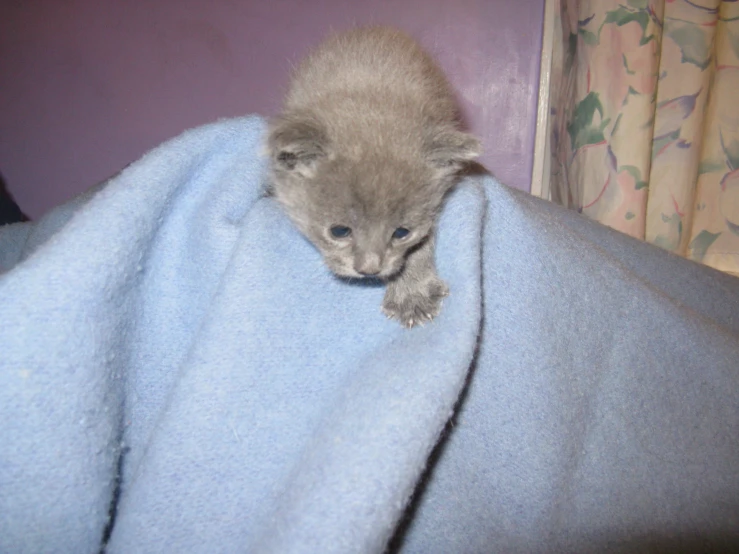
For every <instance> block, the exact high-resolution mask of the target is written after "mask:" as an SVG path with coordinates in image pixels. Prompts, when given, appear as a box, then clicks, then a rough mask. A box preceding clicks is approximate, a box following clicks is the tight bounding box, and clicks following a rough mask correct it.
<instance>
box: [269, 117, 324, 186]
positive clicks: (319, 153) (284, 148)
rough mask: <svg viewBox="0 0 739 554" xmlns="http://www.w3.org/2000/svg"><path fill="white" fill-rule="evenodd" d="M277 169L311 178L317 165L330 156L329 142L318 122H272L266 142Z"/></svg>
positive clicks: (292, 119) (303, 119) (294, 119)
mask: <svg viewBox="0 0 739 554" xmlns="http://www.w3.org/2000/svg"><path fill="white" fill-rule="evenodd" d="M267 145H268V148H269V153H270V157H271V158H272V160H273V163H274V164H275V167H276V168H279V169H281V170H283V171H290V172H295V173H298V174H300V175H302V176H303V177H310V176H311V175H312V174H313V172H314V171H315V166H316V164H317V162H318V161H319V160H320V159H321V158H323V157H325V156H326V155H327V151H328V139H327V137H326V133H325V131H324V130H323V127H322V126H321V125H320V123H318V122H317V121H316V120H315V119H312V118H309V117H300V116H286V117H279V118H275V119H274V120H272V121H271V124H270V131H269V138H268V139H267Z"/></svg>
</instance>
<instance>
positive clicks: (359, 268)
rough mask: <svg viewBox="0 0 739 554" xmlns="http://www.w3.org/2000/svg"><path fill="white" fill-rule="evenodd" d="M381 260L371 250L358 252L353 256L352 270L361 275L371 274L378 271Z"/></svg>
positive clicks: (375, 273) (380, 267)
mask: <svg viewBox="0 0 739 554" xmlns="http://www.w3.org/2000/svg"><path fill="white" fill-rule="evenodd" d="M381 269H382V260H381V259H380V256H378V255H377V254H374V253H372V252H370V253H367V254H359V255H357V257H356V258H354V270H355V271H356V272H357V273H361V274H362V275H367V276H372V275H377V274H378V273H380V270H381Z"/></svg>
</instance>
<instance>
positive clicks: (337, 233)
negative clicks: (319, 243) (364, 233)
mask: <svg viewBox="0 0 739 554" xmlns="http://www.w3.org/2000/svg"><path fill="white" fill-rule="evenodd" d="M351 234H352V230H351V229H350V228H349V227H345V226H344V225H334V226H333V227H331V235H332V236H333V237H334V238H337V239H345V238H346V237H348V236H349V235H351Z"/></svg>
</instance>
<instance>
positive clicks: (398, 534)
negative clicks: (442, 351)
mask: <svg viewBox="0 0 739 554" xmlns="http://www.w3.org/2000/svg"><path fill="white" fill-rule="evenodd" d="M484 323H485V322H484V320H482V321H481V322H480V333H479V335H478V339H477V340H478V343H477V345H476V346H475V353H474V355H473V357H472V363H471V364H470V369H469V371H468V372H467V378H466V379H465V382H464V387H462V391H461V392H460V393H459V398H458V399H457V404H456V405H455V407H454V414H453V415H452V417H451V418H450V419H449V421H447V423H446V425H445V426H444V430H443V431H442V432H441V436H440V437H439V440H438V442H437V443H436V446H434V448H433V449H432V450H431V454H430V455H429V459H428V463H427V464H426V468H425V469H424V470H423V473H422V474H421V477H420V479H419V480H418V484H417V485H416V489H415V490H414V491H413V495H412V496H411V499H410V501H409V502H408V505H407V506H406V508H405V511H404V512H403V515H402V516H401V518H400V521H399V522H398V526H397V527H396V528H395V532H394V533H393V535H392V537H391V538H390V541H389V542H388V545H387V548H386V549H385V554H397V553H398V552H400V549H401V548H402V547H403V542H404V541H405V536H406V534H407V533H408V531H409V529H410V527H411V525H412V523H413V518H414V517H415V515H416V512H417V511H418V506H419V504H420V502H421V498H423V493H424V492H425V491H426V487H428V484H429V482H430V481H431V479H432V477H433V474H434V468H435V467H436V464H437V463H438V461H439V459H440V458H441V456H442V454H443V453H444V450H445V449H446V446H447V444H448V443H449V436H450V435H451V433H452V431H453V429H454V427H455V426H456V425H457V418H458V416H459V413H460V412H461V410H462V406H463V405H464V402H465V400H466V398H467V393H468V392H469V388H470V383H471V382H472V379H473V377H474V375H475V373H476V371H475V370H476V369H477V359H478V353H479V350H480V338H481V337H482V327H483V325H484Z"/></svg>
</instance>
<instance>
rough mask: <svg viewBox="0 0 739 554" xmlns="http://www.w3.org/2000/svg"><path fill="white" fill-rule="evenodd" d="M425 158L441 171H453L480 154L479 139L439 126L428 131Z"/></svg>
mask: <svg viewBox="0 0 739 554" xmlns="http://www.w3.org/2000/svg"><path fill="white" fill-rule="evenodd" d="M424 147H425V150H426V159H427V160H428V161H429V163H430V164H431V165H433V166H434V167H436V168H438V169H439V170H441V172H442V173H449V174H451V173H455V172H456V171H458V170H459V169H461V168H462V166H463V165H464V164H465V163H467V162H469V161H471V160H474V159H475V158H476V157H477V156H479V155H480V141H479V140H477V138H475V137H473V136H472V135H469V134H467V133H463V132H462V131H458V130H456V129H450V128H441V129H435V130H434V131H433V132H432V133H430V134H429V135H428V136H427V137H426V140H425V144H424Z"/></svg>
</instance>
